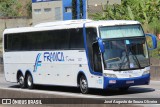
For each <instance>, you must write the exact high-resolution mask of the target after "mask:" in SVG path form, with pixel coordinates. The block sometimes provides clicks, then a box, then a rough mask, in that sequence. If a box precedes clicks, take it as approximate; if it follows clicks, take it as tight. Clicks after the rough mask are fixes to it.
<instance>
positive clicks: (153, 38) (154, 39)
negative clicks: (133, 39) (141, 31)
mask: <svg viewBox="0 0 160 107" xmlns="http://www.w3.org/2000/svg"><path fill="white" fill-rule="evenodd" d="M145 36H149V37H151V38H152V46H153V47H152V48H149V50H153V49H156V48H157V38H156V36H155V35H153V34H148V33H147V34H145Z"/></svg>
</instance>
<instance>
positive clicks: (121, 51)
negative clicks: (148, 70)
mask: <svg viewBox="0 0 160 107" xmlns="http://www.w3.org/2000/svg"><path fill="white" fill-rule="evenodd" d="M103 42H104V45H105V53H104V54H103V57H104V67H105V69H110V70H117V71H121V70H128V69H141V68H144V67H147V66H149V57H148V51H147V45H146V42H145V38H142V37H141V38H129V39H116V40H103Z"/></svg>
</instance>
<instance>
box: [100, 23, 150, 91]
mask: <svg viewBox="0 0 160 107" xmlns="http://www.w3.org/2000/svg"><path fill="white" fill-rule="evenodd" d="M99 32H100V38H101V39H102V41H103V46H104V52H103V53H102V59H103V68H104V69H103V75H104V89H105V88H108V87H110V88H119V89H121V90H127V89H128V88H129V87H130V86H135V85H145V84H149V81H150V73H149V70H150V59H149V52H148V47H147V42H146V37H145V34H144V32H143V29H142V27H141V25H140V24H135V25H118V26H102V27H99Z"/></svg>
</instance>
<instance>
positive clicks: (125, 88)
mask: <svg viewBox="0 0 160 107" xmlns="http://www.w3.org/2000/svg"><path fill="white" fill-rule="evenodd" d="M128 89H129V86H128V87H121V88H119V91H122V92H124V91H127V90H128Z"/></svg>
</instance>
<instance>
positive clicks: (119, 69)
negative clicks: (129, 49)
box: [114, 53, 128, 71]
mask: <svg viewBox="0 0 160 107" xmlns="http://www.w3.org/2000/svg"><path fill="white" fill-rule="evenodd" d="M123 57H124V58H123V59H122V62H121V63H120V65H119V68H118V69H117V70H114V71H121V70H122V69H121V68H122V65H123V63H124V61H125V57H127V53H126V55H125V56H123ZM127 62H128V59H127V61H126V62H125V63H127Z"/></svg>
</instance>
